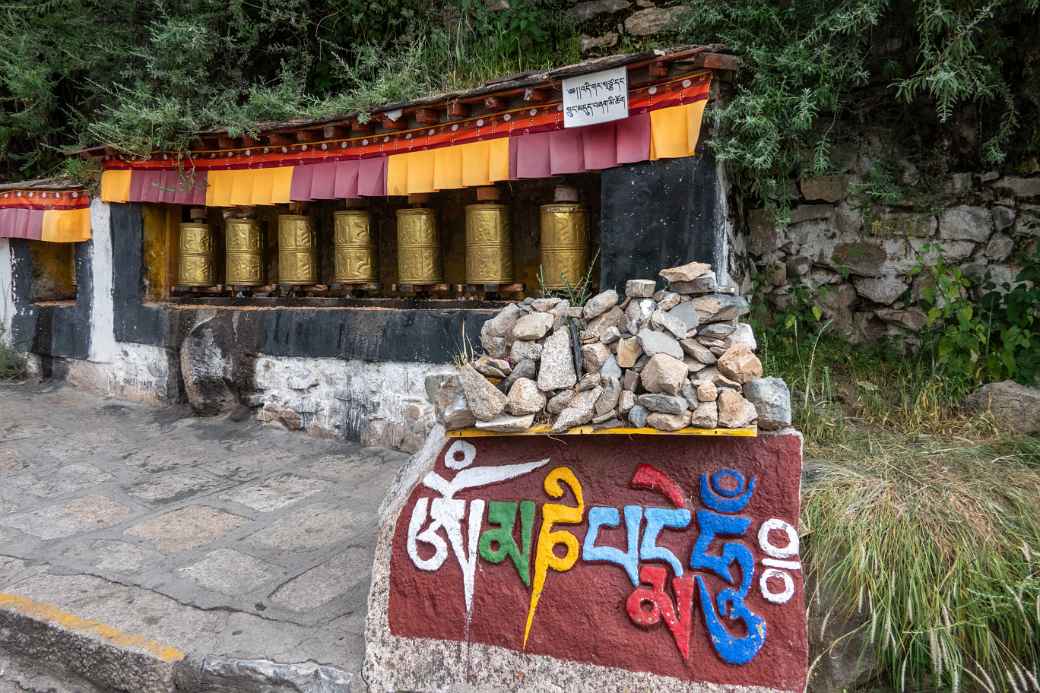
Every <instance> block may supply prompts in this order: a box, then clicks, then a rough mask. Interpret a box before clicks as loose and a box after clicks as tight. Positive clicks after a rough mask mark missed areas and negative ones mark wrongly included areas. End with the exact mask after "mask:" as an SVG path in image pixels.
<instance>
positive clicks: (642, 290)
mask: <svg viewBox="0 0 1040 693" xmlns="http://www.w3.org/2000/svg"><path fill="white" fill-rule="evenodd" d="M656 290H657V282H656V281H654V280H653V279H629V280H628V281H627V282H625V295H626V296H628V297H629V298H651V297H653V295H654V291H656Z"/></svg>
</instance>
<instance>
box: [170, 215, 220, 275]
mask: <svg viewBox="0 0 1040 693" xmlns="http://www.w3.org/2000/svg"><path fill="white" fill-rule="evenodd" d="M215 269H216V268H215V267H214V265H213V231H212V230H211V229H210V228H209V225H208V224H204V223H197V222H193V223H187V224H181V226H180V237H179V239H178V241H177V282H176V283H177V286H213V285H214V284H215V283H216V276H215V275H216V272H215V271H214V270H215Z"/></svg>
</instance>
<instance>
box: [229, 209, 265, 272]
mask: <svg viewBox="0 0 1040 693" xmlns="http://www.w3.org/2000/svg"><path fill="white" fill-rule="evenodd" d="M224 228H225V233H226V240H225V249H226V253H225V255H226V259H227V268H226V272H225V277H224V281H225V283H227V284H228V285H230V286H260V285H262V284H263V283H264V244H263V234H262V232H261V231H260V224H259V223H258V222H257V221H256V219H228V220H227V222H226V225H225V227H224Z"/></svg>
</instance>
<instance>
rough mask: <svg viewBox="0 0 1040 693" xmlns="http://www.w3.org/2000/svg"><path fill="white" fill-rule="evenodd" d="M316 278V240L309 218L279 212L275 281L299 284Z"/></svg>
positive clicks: (308, 282)
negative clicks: (276, 277) (276, 278)
mask: <svg viewBox="0 0 1040 693" xmlns="http://www.w3.org/2000/svg"><path fill="white" fill-rule="evenodd" d="M317 281H318V263H317V243H316V242H315V234H314V227H313V226H311V220H310V217H307V216H304V215H302V214H279V215H278V283H279V284H297V285H302V284H314V283H316V282H317Z"/></svg>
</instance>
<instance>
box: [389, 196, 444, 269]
mask: <svg viewBox="0 0 1040 693" xmlns="http://www.w3.org/2000/svg"><path fill="white" fill-rule="evenodd" d="M439 240H440V239H439V238H438V235H437V215H436V213H435V212H434V211H433V210H432V209H421V208H419V209H399V210H397V281H399V282H400V283H402V284H436V283H438V282H440V281H441V247H440V243H439Z"/></svg>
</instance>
